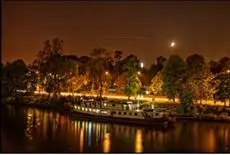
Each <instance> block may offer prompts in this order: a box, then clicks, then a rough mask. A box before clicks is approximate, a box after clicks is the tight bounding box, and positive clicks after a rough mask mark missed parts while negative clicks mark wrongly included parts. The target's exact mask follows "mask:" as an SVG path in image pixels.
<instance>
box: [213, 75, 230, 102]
mask: <svg viewBox="0 0 230 155" xmlns="http://www.w3.org/2000/svg"><path fill="white" fill-rule="evenodd" d="M216 80H217V81H218V82H219V84H218V85H217V86H216V93H215V98H216V99H217V100H220V101H223V102H225V103H226V100H229V102H230V73H222V74H220V75H218V76H217V77H216Z"/></svg>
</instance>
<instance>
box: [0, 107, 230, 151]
mask: <svg viewBox="0 0 230 155" xmlns="http://www.w3.org/2000/svg"><path fill="white" fill-rule="evenodd" d="M2 116H3V118H2V119H3V120H2V136H1V138H2V151H3V152H40V153H41V152H47V153H49V152H65V153H67V152H86V153H92V152H97V153H102V152H111V153H117V152H122V153H129V152H131V153H133V152H146V153H150V152H174V153H175V152H230V123H192V122H183V123H178V124H177V127H176V128H175V129H172V130H169V131H159V130H154V129H147V128H139V127H132V126H125V125H117V124H113V125H112V124H103V123H97V122H92V121H80V120H73V119H71V118H70V117H69V116H67V115H65V114H59V113H56V112H51V111H46V110H40V109H35V108H25V107H14V106H7V107H6V108H4V109H3V112H2Z"/></svg>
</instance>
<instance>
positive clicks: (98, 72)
mask: <svg viewBox="0 0 230 155" xmlns="http://www.w3.org/2000/svg"><path fill="white" fill-rule="evenodd" d="M90 56H91V58H92V59H91V61H90V63H89V68H90V72H89V73H90V77H91V79H92V89H94V84H97V86H98V88H99V95H100V97H102V93H103V86H104V84H105V82H106V74H105V72H106V71H107V69H108V65H109V64H110V61H111V57H110V53H109V52H107V51H106V49H104V48H100V47H98V48H95V49H94V50H93V52H92V53H90Z"/></svg>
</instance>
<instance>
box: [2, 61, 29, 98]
mask: <svg viewBox="0 0 230 155" xmlns="http://www.w3.org/2000/svg"><path fill="white" fill-rule="evenodd" d="M2 67H3V68H2V94H3V95H4V96H15V95H16V93H17V90H27V85H28V84H27V80H26V74H27V73H28V68H27V66H26V64H25V62H24V61H23V60H21V59H19V60H16V61H14V62H12V63H7V64H6V65H5V66H2Z"/></svg>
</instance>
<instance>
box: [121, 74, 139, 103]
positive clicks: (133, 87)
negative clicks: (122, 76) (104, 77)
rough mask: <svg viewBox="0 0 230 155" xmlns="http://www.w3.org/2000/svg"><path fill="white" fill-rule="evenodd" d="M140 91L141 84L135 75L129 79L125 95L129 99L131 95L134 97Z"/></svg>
mask: <svg viewBox="0 0 230 155" xmlns="http://www.w3.org/2000/svg"><path fill="white" fill-rule="evenodd" d="M140 89H141V82H140V80H139V78H138V76H137V75H133V76H131V77H130V78H129V80H128V83H127V85H126V86H125V94H126V95H127V96H128V98H130V96H131V95H134V96H136V95H137V94H138V92H140Z"/></svg>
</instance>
